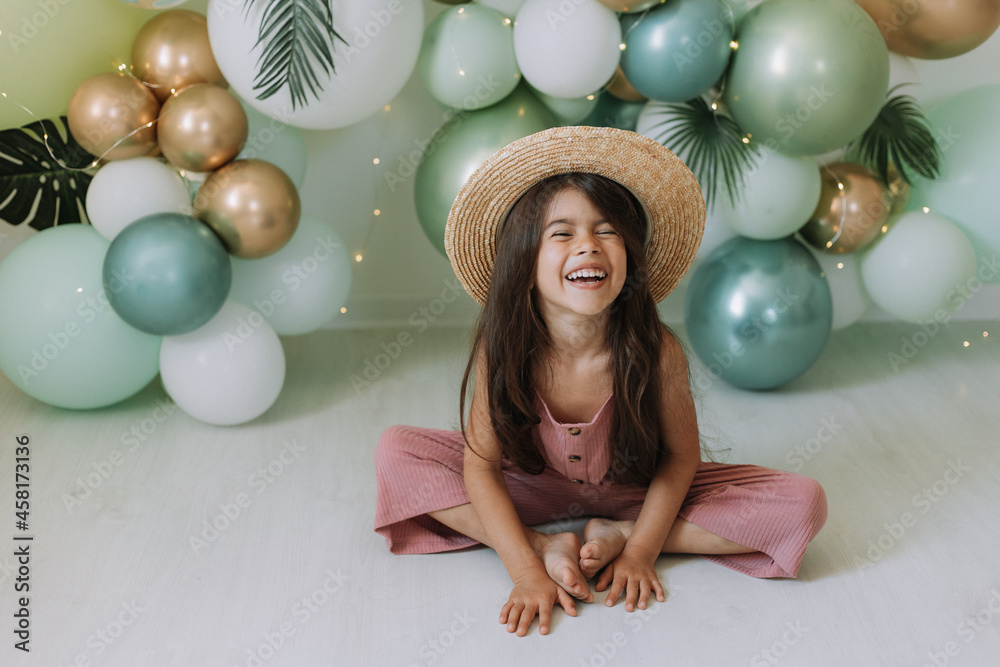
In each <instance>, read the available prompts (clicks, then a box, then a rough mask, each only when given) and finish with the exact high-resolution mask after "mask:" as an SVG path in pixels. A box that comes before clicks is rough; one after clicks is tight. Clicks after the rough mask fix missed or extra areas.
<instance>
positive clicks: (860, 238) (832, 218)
mask: <svg viewBox="0 0 1000 667" xmlns="http://www.w3.org/2000/svg"><path fill="white" fill-rule="evenodd" d="M820 172H821V175H822V190H821V192H820V196H819V204H818V205H817V206H816V211H815V212H814V213H813V214H812V219H811V220H809V222H807V223H806V224H805V226H804V227H802V229H800V230H799V234H801V235H802V238H803V239H805V240H806V242H808V243H809V244H810V245H812V246H814V247H816V248H819V249H820V250H824V251H826V252H828V253H831V254H835V255H836V254H844V253H850V252H856V251H858V250H863V249H864V248H867V247H868V246H869V245H871V243H872V242H873V241H874V240H875V238H876V237H877V236H878V234H879V232H880V231H881V230H882V227H883V225H885V223H886V221H887V220H888V219H889V210H890V208H891V207H892V197H891V195H890V194H889V192H888V190H887V189H886V187H885V185H884V184H883V183H882V180H881V179H880V178H879V177H878V176H877V175H876V174H875V172H873V171H872V170H870V169H868V168H867V167H863V166H861V165H859V164H853V163H850V162H838V163H836V164H831V165H828V166H826V167H821V168H820Z"/></svg>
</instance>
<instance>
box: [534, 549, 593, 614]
mask: <svg viewBox="0 0 1000 667" xmlns="http://www.w3.org/2000/svg"><path fill="white" fill-rule="evenodd" d="M531 546H532V547H534V549H535V553H537V554H538V557H539V558H541V559H542V563H543V564H544V565H545V571H546V572H548V574H549V577H551V578H552V581H554V582H556V583H557V584H559V585H560V586H562V587H563V588H565V589H566V591H567V592H568V593H569V594H570V595H572V596H573V597H575V598H577V599H579V600H582V601H584V602H590V601H591V600H593V599H594V594H593V593H591V592H590V585H589V584H588V583H587V579H586V578H585V577H584V576H583V573H581V572H580V565H579V556H580V538H579V537H577V536H576V534H574V533H556V534H555V535H547V534H545V533H537V532H536V533H535V534H534V535H533V536H532V539H531Z"/></svg>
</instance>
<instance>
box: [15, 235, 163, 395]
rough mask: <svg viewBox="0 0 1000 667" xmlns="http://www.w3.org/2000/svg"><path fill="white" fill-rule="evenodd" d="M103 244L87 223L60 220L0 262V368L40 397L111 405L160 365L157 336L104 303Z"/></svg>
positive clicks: (142, 383) (150, 376) (105, 247)
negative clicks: (59, 223) (146, 331)
mask: <svg viewBox="0 0 1000 667" xmlns="http://www.w3.org/2000/svg"><path fill="white" fill-rule="evenodd" d="M107 250H108V241H107V240H106V239H105V238H104V237H103V236H101V235H100V234H98V233H97V231H96V230H94V228H93V227H91V226H90V225H60V226H58V227H50V228H48V229H46V230H44V231H42V232H39V233H38V234H36V235H35V236H32V237H31V238H29V239H27V240H25V241H24V242H22V243H21V244H20V245H18V246H17V247H16V248H14V250H12V251H11V253H10V255H8V256H7V257H6V258H5V259H4V260H3V262H0V370H2V371H3V373H4V375H6V376H7V378H8V379H9V380H10V381H11V382H12V383H14V384H15V385H16V386H17V387H18V388H19V389H21V390H22V391H23V392H24V393H26V394H28V395H29V396H32V397H33V398H36V399H38V400H39V401H42V402H43V403H48V404H50V405H55V406H57V407H61V408H71V409H78V410H85V409H90V408H99V407H103V406H106V405H111V404H113V403H117V402H118V401H121V400H124V399H126V398H128V397H129V396H131V395H132V394H134V393H136V392H137V391H139V390H140V389H142V388H143V387H145V386H146V385H147V384H149V382H150V380H152V379H153V378H154V377H156V374H157V373H158V372H159V358H160V342H161V341H162V339H161V338H160V337H158V336H151V335H149V334H146V333H143V332H141V331H138V330H136V329H134V328H132V327H131V326H129V325H128V324H126V323H125V322H124V321H122V319H121V318H120V317H119V316H118V315H117V314H116V313H115V312H114V310H112V309H111V306H110V304H109V303H108V298H107V296H106V294H105V291H104V289H103V287H102V286H101V264H102V262H103V261H104V256H105V253H106V252H107Z"/></svg>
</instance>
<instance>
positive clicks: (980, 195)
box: [907, 85, 1000, 283]
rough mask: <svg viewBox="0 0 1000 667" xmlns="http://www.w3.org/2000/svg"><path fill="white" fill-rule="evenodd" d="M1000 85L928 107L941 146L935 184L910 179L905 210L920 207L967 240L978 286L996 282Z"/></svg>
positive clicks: (999, 276) (999, 229) (998, 276)
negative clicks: (955, 227)
mask: <svg viewBox="0 0 1000 667" xmlns="http://www.w3.org/2000/svg"><path fill="white" fill-rule="evenodd" d="M997 110H1000V85H990V86H979V87H977V88H971V89H969V90H964V91H962V92H960V93H958V94H956V95H952V96H951V97H948V98H946V99H944V100H941V101H940V102H938V103H937V104H935V105H933V106H932V107H930V108H928V109H927V111H926V117H927V121H928V124H929V125H930V129H931V131H932V133H933V134H934V138H935V139H936V140H937V142H938V145H939V146H940V147H941V164H940V167H941V171H940V174H939V175H938V177H937V178H936V179H934V180H927V179H925V178H921V177H920V176H914V181H913V189H912V190H911V192H910V200H909V202H908V204H907V208H908V209H909V210H919V209H921V208H923V207H924V206H926V207H928V208H930V210H931V211H932V212H934V213H938V214H940V215H943V216H945V217H947V218H949V219H951V220H952V221H954V222H955V223H957V224H958V226H959V227H961V229H962V231H963V232H965V234H966V235H967V236H968V237H969V240H971V241H972V247H973V249H974V251H975V254H976V260H977V263H978V265H979V268H978V277H979V279H980V280H982V281H983V282H995V283H996V282H1000V265H998V264H997V257H1000V224H998V220H1000V188H998V187H997V182H998V181H1000V161H998V160H997V156H998V155H1000V124H998V123H997Z"/></svg>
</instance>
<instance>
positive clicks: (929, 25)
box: [857, 0, 1000, 59]
mask: <svg viewBox="0 0 1000 667" xmlns="http://www.w3.org/2000/svg"><path fill="white" fill-rule="evenodd" d="M857 2H858V4H859V5H861V6H862V7H863V8H864V10H865V11H866V12H868V15H869V16H871V17H872V19H874V20H875V23H876V25H878V28H879V30H880V31H881V32H882V36H883V37H885V42H886V44H887V45H888V46H889V50H890V51H895V52H896V53H900V54H902V55H904V56H913V57H914V58H928V59H939V58H951V57H953V56H957V55H961V54H963V53H966V52H968V51H971V50H972V49H974V48H976V47H977V46H979V45H980V44H982V43H983V42H985V41H986V40H987V39H989V37H990V35H992V34H993V33H994V32H995V31H996V29H997V27H998V26H1000V0H857Z"/></svg>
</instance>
